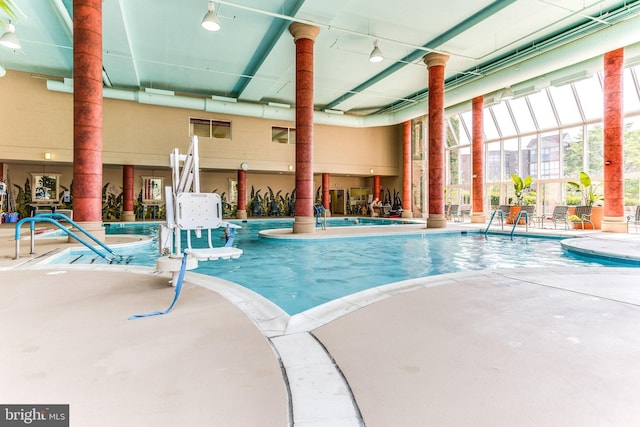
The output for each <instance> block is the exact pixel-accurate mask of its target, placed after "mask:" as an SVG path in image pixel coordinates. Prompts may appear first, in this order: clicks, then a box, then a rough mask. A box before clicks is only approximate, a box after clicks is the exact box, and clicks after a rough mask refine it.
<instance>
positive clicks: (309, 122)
mask: <svg viewBox="0 0 640 427" xmlns="http://www.w3.org/2000/svg"><path fill="white" fill-rule="evenodd" d="M289 32H290V33H291V35H292V36H293V41H294V42H295V44H296V217H295V219H294V221H293V232H294V233H315V231H316V225H315V219H314V211H313V201H314V200H313V198H314V194H313V45H314V43H315V39H316V37H317V36H318V33H319V32H320V28H318V27H315V26H313V25H307V24H302V23H299V22H294V23H293V24H291V25H290V26H289Z"/></svg>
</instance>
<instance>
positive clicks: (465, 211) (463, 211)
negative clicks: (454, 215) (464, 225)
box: [460, 205, 471, 222]
mask: <svg viewBox="0 0 640 427" xmlns="http://www.w3.org/2000/svg"><path fill="white" fill-rule="evenodd" d="M465 217H467V218H469V221H471V205H460V221H462V222H464V218H465Z"/></svg>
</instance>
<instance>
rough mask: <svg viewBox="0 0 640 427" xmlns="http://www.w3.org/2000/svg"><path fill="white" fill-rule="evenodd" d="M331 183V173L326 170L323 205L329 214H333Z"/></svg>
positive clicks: (323, 184) (323, 181) (323, 183)
mask: <svg viewBox="0 0 640 427" xmlns="http://www.w3.org/2000/svg"><path fill="white" fill-rule="evenodd" d="M330 185H331V184H329V174H328V173H326V172H325V173H323V174H322V206H323V207H324V210H325V211H326V212H327V216H330V215H331V192H330V191H329V190H331V187H330Z"/></svg>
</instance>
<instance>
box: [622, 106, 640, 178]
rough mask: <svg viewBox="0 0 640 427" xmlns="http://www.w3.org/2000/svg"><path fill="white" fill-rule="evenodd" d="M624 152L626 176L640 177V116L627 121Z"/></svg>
mask: <svg viewBox="0 0 640 427" xmlns="http://www.w3.org/2000/svg"><path fill="white" fill-rule="evenodd" d="M623 150H624V173H625V175H626V176H629V175H636V174H638V176H640V116H634V117H629V118H628V119H626V120H625V126H624V145H623Z"/></svg>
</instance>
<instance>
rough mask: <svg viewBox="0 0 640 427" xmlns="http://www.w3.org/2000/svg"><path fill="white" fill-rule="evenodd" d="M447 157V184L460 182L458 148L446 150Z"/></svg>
mask: <svg viewBox="0 0 640 427" xmlns="http://www.w3.org/2000/svg"><path fill="white" fill-rule="evenodd" d="M447 154H448V157H449V185H457V184H459V183H460V181H459V180H460V162H459V158H458V157H459V156H458V154H459V153H458V150H457V149H452V150H448V151H447Z"/></svg>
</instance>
